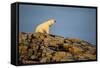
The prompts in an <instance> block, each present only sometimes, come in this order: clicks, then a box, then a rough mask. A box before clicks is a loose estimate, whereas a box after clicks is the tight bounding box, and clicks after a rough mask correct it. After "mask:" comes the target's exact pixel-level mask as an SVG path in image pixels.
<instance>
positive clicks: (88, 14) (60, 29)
mask: <svg viewBox="0 0 100 68" xmlns="http://www.w3.org/2000/svg"><path fill="white" fill-rule="evenodd" d="M50 18H55V19H56V24H54V25H53V26H52V27H51V28H50V33H51V34H54V35H60V36H63V37H65V38H66V37H70V38H80V39H82V40H85V41H88V42H90V43H92V44H95V45H96V9H93V8H75V7H74V8H73V7H52V6H39V5H38V6H37V5H20V6H19V31H20V32H34V30H35V28H36V26H37V25H38V24H41V23H43V22H44V21H46V20H48V19H50Z"/></svg>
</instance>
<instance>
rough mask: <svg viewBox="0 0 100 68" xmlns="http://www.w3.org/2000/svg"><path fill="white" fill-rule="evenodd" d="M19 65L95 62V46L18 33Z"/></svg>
mask: <svg viewBox="0 0 100 68" xmlns="http://www.w3.org/2000/svg"><path fill="white" fill-rule="evenodd" d="M18 47H19V63H20V64H33V63H48V62H65V61H80V60H96V46H94V45H92V44H90V43H88V42H86V41H84V40H81V39H77V38H64V37H61V36H57V35H52V34H43V33H24V32H21V33H19V46H18Z"/></svg>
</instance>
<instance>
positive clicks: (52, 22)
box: [47, 18, 56, 26]
mask: <svg viewBox="0 0 100 68" xmlns="http://www.w3.org/2000/svg"><path fill="white" fill-rule="evenodd" d="M47 22H48V24H49V26H51V25H53V24H54V23H56V20H55V19H53V18H52V19H49V20H48V21H47Z"/></svg>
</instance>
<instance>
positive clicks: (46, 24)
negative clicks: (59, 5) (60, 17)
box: [35, 19, 55, 33]
mask: <svg viewBox="0 0 100 68" xmlns="http://www.w3.org/2000/svg"><path fill="white" fill-rule="evenodd" d="M54 23H55V19H49V20H48V21H46V22H44V23H42V24H40V25H38V26H37V27H36V30H35V32H40V33H49V28H50V26H52V25H53V24H54Z"/></svg>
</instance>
